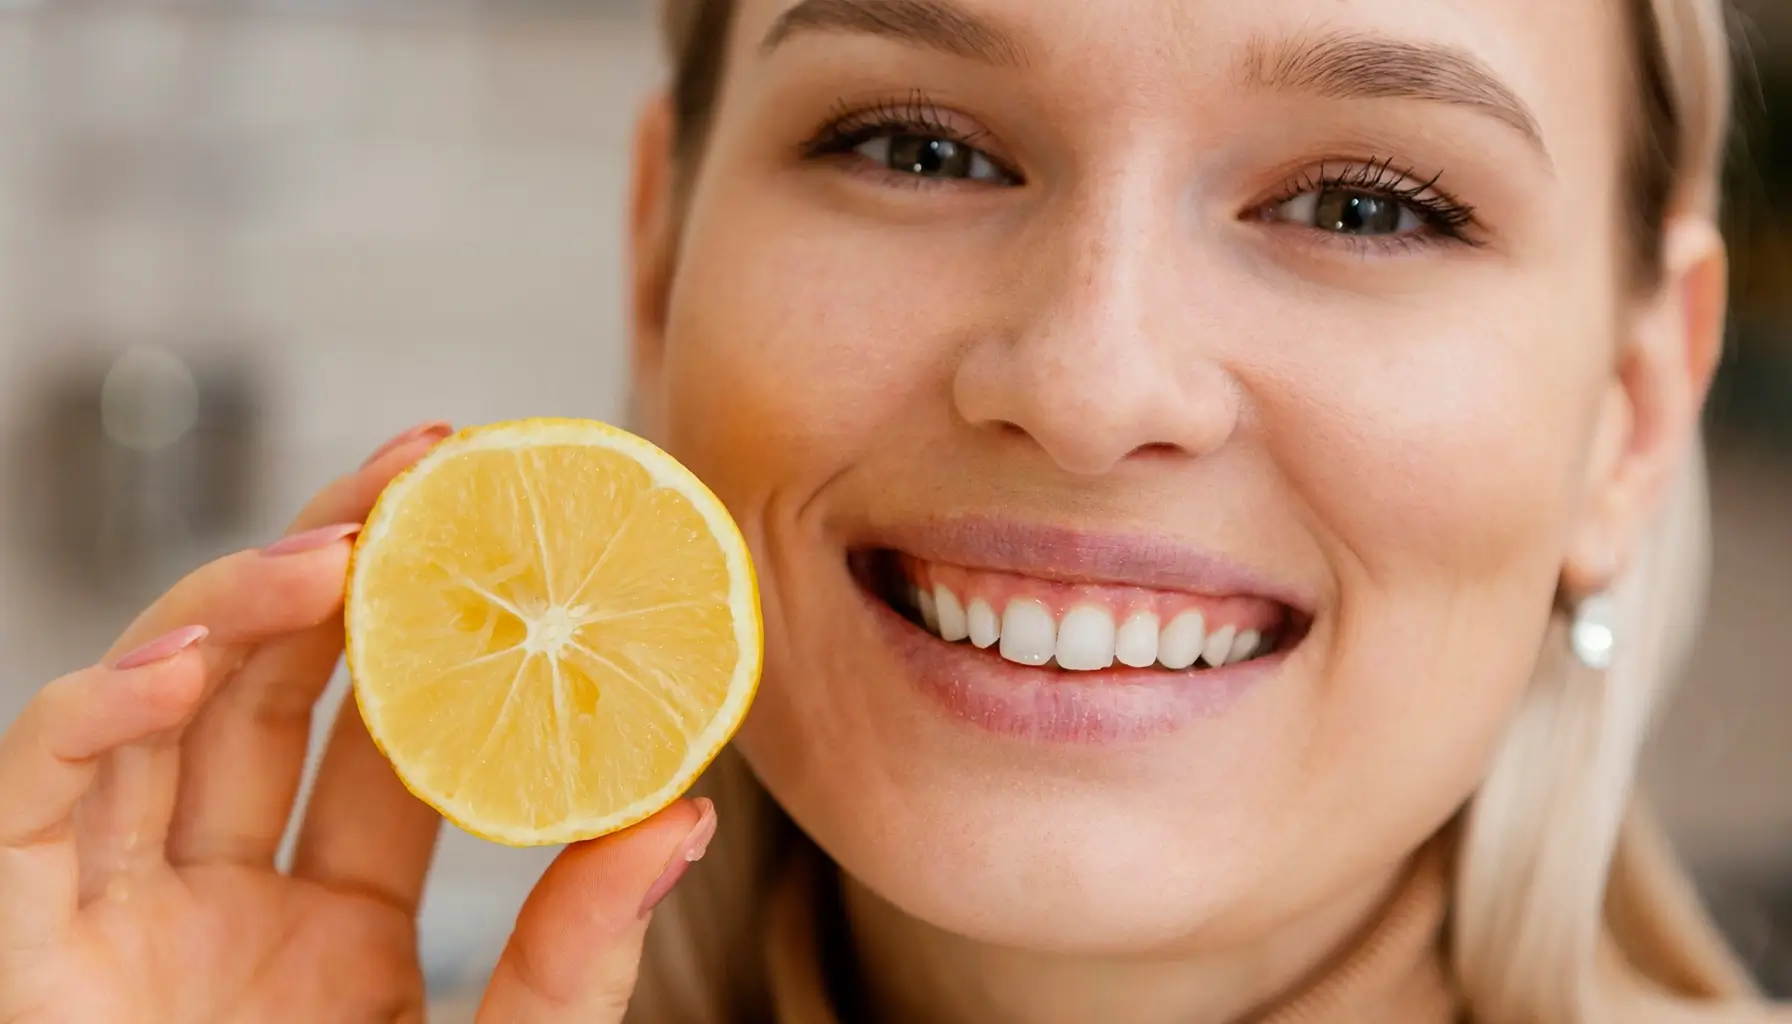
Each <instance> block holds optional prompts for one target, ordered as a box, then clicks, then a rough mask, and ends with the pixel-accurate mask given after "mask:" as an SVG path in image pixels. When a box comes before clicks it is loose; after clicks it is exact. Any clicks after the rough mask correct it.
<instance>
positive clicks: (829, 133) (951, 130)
mask: <svg viewBox="0 0 1792 1024" xmlns="http://www.w3.org/2000/svg"><path fill="white" fill-rule="evenodd" d="M988 134H989V133H988V132H983V131H972V132H967V131H964V130H962V129H959V128H956V127H954V126H952V125H950V124H948V123H946V120H945V118H944V117H942V116H941V115H940V108H939V107H938V106H937V105H936V104H934V103H933V102H932V101H931V100H929V99H928V98H927V95H926V94H925V93H923V92H920V91H919V90H916V91H914V92H911V93H909V95H908V96H907V97H905V98H903V99H900V100H884V101H882V102H879V103H875V104H872V105H871V106H868V107H853V106H850V105H848V104H847V103H846V102H845V101H844V100H842V101H840V102H839V103H837V104H835V107H834V114H833V116H832V117H831V118H829V120H828V123H827V124H826V125H824V126H823V127H822V129H821V131H820V132H818V133H817V134H816V135H815V137H814V138H812V139H810V140H809V141H807V142H805V143H803V145H802V154H801V155H802V156H803V158H804V159H808V160H819V159H825V158H829V157H840V156H845V155H847V154H849V153H851V152H852V151H853V150H855V149H858V148H859V147H860V146H862V145H864V144H865V143H867V142H871V141H873V140H875V139H878V138H882V137H885V136H891V135H925V136H929V137H932V138H938V139H941V140H944V141H948V142H952V143H955V144H957V145H960V146H965V147H968V148H972V149H980V147H979V146H978V142H979V141H981V140H982V139H984V138H985V137H987V136H988ZM984 156H985V157H986V158H987V159H988V160H989V161H990V163H992V164H993V165H995V166H996V167H997V168H998V169H999V170H1000V171H1001V172H1002V173H1003V174H1005V175H1007V176H1008V178H1009V181H1008V184H1010V185H1015V184H1020V182H1021V176H1020V175H1019V174H1017V173H1016V172H1015V171H1014V170H1013V169H1012V168H1010V167H1008V166H1007V165H1005V164H1003V163H1002V162H1001V161H1000V160H997V159H996V158H995V157H992V156H989V155H988V154H987V153H985V154H984ZM884 176H886V177H890V178H897V179H900V180H901V181H902V182H903V183H904V184H907V185H911V186H913V187H917V188H926V187H929V186H937V185H948V186H949V185H952V184H954V183H953V182H951V181H936V180H931V179H927V178H923V177H920V176H918V175H913V174H896V173H895V172H886V173H885V175H884ZM959 184H962V182H961V183H959Z"/></svg>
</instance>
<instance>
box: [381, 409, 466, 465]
mask: <svg viewBox="0 0 1792 1024" xmlns="http://www.w3.org/2000/svg"><path fill="white" fill-rule="evenodd" d="M452 433H454V424H452V423H448V422H445V421H443V420H431V421H429V422H428V423H419V424H418V425H417V426H414V427H412V428H411V429H409V430H407V431H405V432H404V433H402V434H400V435H398V436H397V437H395V438H393V439H392V440H390V441H387V442H386V443H385V444H382V445H380V446H379V447H378V448H376V449H374V452H373V454H372V455H369V456H367V461H366V462H363V463H361V468H362V469H366V468H367V467H368V466H371V465H373V464H374V463H376V462H378V461H380V460H381V459H383V458H385V457H386V456H387V455H390V454H391V453H392V452H394V451H396V450H398V449H399V448H403V447H404V446H405V445H407V444H410V443H411V442H412V441H421V440H422V439H423V438H426V437H433V438H436V439H437V440H440V439H442V438H444V437H447V436H448V435H449V434H452Z"/></svg>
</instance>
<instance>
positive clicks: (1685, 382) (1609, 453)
mask: <svg viewBox="0 0 1792 1024" xmlns="http://www.w3.org/2000/svg"><path fill="white" fill-rule="evenodd" d="M1663 263H1664V273H1663V277H1662V281H1661V285H1660V287H1659V288H1658V289H1657V290H1656V291H1655V292H1654V293H1653V294H1651V295H1649V296H1648V297H1647V298H1646V299H1644V300H1643V301H1642V302H1641V303H1640V304H1639V307H1638V308H1637V311H1636V312H1635V313H1634V314H1632V315H1631V316H1630V317H1629V318H1628V320H1627V321H1626V322H1627V324H1628V335H1627V337H1626V338H1625V339H1624V341H1625V346H1624V348H1623V350H1622V351H1621V352H1620V355H1619V359H1618V363H1617V367H1616V372H1615V375H1614V377H1613V380H1612V382H1611V386H1610V387H1609V389H1608V390H1607V392H1606V401H1605V404H1604V407H1603V408H1602V409H1601V410H1600V414H1599V422H1598V427H1597V430H1596V431H1595V435H1594V445H1593V452H1592V458H1591V460H1590V463H1589V467H1588V468H1589V472H1590V475H1589V480H1590V482H1591V488H1590V490H1589V492H1588V502H1587V506H1586V509H1585V511H1584V514H1583V516H1582V517H1581V521H1580V522H1579V523H1577V524H1576V528H1575V531H1574V533H1573V534H1572V535H1571V536H1570V538H1569V544H1568V552H1567V558H1566V560H1565V562H1564V565H1563V572H1562V582H1563V586H1564V589H1565V590H1566V591H1567V592H1568V593H1569V594H1572V595H1582V596H1584V595H1587V594H1592V593H1596V592H1598V591H1600V590H1604V589H1605V588H1607V587H1609V586H1610V585H1611V584H1612V583H1613V582H1614V581H1615V580H1616V578H1617V577H1618V576H1619V575H1621V574H1622V573H1623V572H1624V570H1625V568H1626V567H1627V565H1628V564H1629V562H1630V560H1631V558H1632V557H1633V555H1634V552H1635V548H1636V545H1637V543H1638V541H1639V539H1640V538H1641V537H1642V536H1643V533H1644V531H1645V530H1646V529H1647V527H1648V524H1649V522H1650V520H1651V519H1652V518H1653V517H1654V515H1655V513H1656V512H1657V510H1658V506H1659V505H1660V503H1661V501H1662V499H1663V495H1664V494H1665V492H1666V489H1667V487H1668V485H1669V483H1670V482H1671V481H1672V479H1673V477H1674V474H1675V472H1676V471H1677V470H1678V469H1679V468H1680V466H1681V460H1682V459H1684V458H1685V457H1686V455H1687V451H1688V446H1690V445H1693V444H1697V443H1698V440H1699V419H1700V414H1701V412H1702V410H1703V409H1704V405H1705V398H1706V395H1707V393H1708V392H1709V391H1710V388H1711V378H1712V375H1713V374H1714V373H1715V372H1716V369H1717V364H1718V359H1719V357H1720V356H1721V354H1722V351H1723V335H1724V310H1725V305H1726V300H1727V290H1728V285H1729V270H1728V261H1727V259H1726V257H1725V254H1724V244H1723V237H1722V235H1721V234H1720V233H1719V232H1718V230H1717V227H1716V226H1715V225H1714V224H1713V223H1712V222H1711V221H1710V220H1709V219H1708V218H1705V217H1685V218H1679V219H1676V220H1674V221H1671V222H1670V223H1669V225H1668V229H1667V234H1666V238H1665V246H1664V250H1663Z"/></svg>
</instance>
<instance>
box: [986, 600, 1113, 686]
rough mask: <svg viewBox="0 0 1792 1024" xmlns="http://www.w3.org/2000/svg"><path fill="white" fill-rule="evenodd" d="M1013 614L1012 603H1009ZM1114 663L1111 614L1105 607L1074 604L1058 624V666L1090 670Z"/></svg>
mask: <svg viewBox="0 0 1792 1024" xmlns="http://www.w3.org/2000/svg"><path fill="white" fill-rule="evenodd" d="M1009 614H1013V606H1012V605H1010V606H1009ZM1113 663H1114V617H1113V616H1112V615H1110V614H1108V611H1107V609H1105V608H1097V607H1095V606H1093V605H1087V604H1084V605H1078V606H1076V607H1075V608H1072V609H1071V610H1070V614H1068V615H1066V616H1064V621H1063V622H1060V623H1059V624H1058V667H1059V668H1061V669H1065V670H1067V671H1071V672H1094V671H1098V670H1100V669H1104V668H1107V667H1109V666H1111V665H1112V664H1113Z"/></svg>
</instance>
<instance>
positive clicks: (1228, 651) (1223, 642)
mask: <svg viewBox="0 0 1792 1024" xmlns="http://www.w3.org/2000/svg"><path fill="white" fill-rule="evenodd" d="M1237 635H1238V628H1237V627H1236V626H1222V627H1220V628H1219V629H1216V630H1214V631H1213V635H1212V636H1210V637H1208V638H1207V647H1206V649H1205V650H1204V651H1203V652H1202V654H1201V657H1202V658H1203V659H1205V660H1206V662H1207V664H1209V665H1212V666H1213V667H1214V668H1219V667H1220V666H1221V665H1224V664H1225V663H1226V659H1228V658H1230V657H1231V656H1232V641H1233V639H1234V638H1235V637H1236V636H1237Z"/></svg>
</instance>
